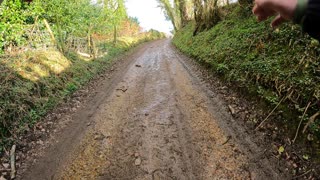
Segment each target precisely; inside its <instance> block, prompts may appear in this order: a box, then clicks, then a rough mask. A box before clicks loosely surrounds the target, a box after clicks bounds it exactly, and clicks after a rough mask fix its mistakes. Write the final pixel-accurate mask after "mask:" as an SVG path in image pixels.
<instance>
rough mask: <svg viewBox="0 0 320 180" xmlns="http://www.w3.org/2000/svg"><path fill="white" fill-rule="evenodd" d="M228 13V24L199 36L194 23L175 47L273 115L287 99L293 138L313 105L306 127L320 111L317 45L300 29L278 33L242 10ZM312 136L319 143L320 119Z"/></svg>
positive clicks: (285, 118)
mask: <svg viewBox="0 0 320 180" xmlns="http://www.w3.org/2000/svg"><path fill="white" fill-rule="evenodd" d="M227 11H228V13H227V15H226V17H225V19H224V20H223V21H221V22H219V23H218V24H217V25H215V26H214V27H213V28H211V29H209V30H207V31H204V32H201V33H199V34H197V35H196V36H193V30H194V28H195V27H194V26H195V25H194V23H190V24H188V25H187V26H186V27H185V28H183V29H182V30H181V31H179V32H177V33H176V34H175V36H174V38H173V43H174V44H175V45H176V46H177V47H178V48H179V49H180V50H181V51H182V52H185V53H187V54H188V55H190V56H191V57H194V58H195V59H196V60H197V61H198V62H200V63H202V64H205V65H206V66H208V67H210V68H211V69H212V71H213V72H214V73H215V74H217V75H218V76H219V77H221V78H222V79H223V80H225V81H226V82H229V83H232V84H236V85H237V87H241V88H244V89H246V90H247V92H250V94H252V95H254V96H256V97H258V98H261V99H263V100H264V101H265V102H266V103H267V104H269V106H270V109H272V108H273V107H275V106H276V105H277V104H278V103H279V101H280V100H281V99H282V98H283V97H287V96H288V98H287V99H286V100H285V101H284V102H283V103H281V106H280V108H279V109H278V110H279V111H280V110H281V111H284V112H286V113H283V117H282V121H283V122H284V123H283V124H285V126H288V129H289V131H290V132H289V134H290V135H292V134H293V133H294V132H295V130H296V127H297V126H296V125H297V123H298V122H299V121H300V119H301V116H302V114H303V112H304V110H305V108H306V107H307V105H308V103H309V102H310V103H311V105H310V106H309V108H308V109H307V111H306V115H305V117H306V118H304V120H303V125H304V124H305V123H306V122H307V120H308V118H309V117H311V116H312V115H313V114H315V113H316V112H318V111H319V109H320V103H319V100H320V60H319V55H320V46H319V43H318V41H316V40H314V39H312V38H310V37H309V36H308V35H305V34H304V33H302V32H301V30H300V27H299V26H296V25H292V24H289V23H288V24H285V25H283V26H281V27H280V28H278V29H276V30H273V29H272V28H271V27H270V25H269V23H270V20H269V21H267V22H263V23H258V22H257V21H256V19H255V17H253V16H248V15H247V13H243V12H242V11H243V10H241V9H240V8H239V7H235V6H233V7H230V8H229V9H227ZM270 109H269V110H270ZM302 127H303V126H302ZM300 133H301V132H300ZM308 133H310V134H314V135H316V136H317V137H318V138H319V137H320V117H318V118H317V119H316V121H315V123H313V124H312V125H311V126H310V127H309V128H308V132H307V134H308ZM302 138H305V136H302Z"/></svg>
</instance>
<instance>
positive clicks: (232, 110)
mask: <svg viewBox="0 0 320 180" xmlns="http://www.w3.org/2000/svg"><path fill="white" fill-rule="evenodd" d="M228 107H229V110H230V112H231V114H232V115H234V114H236V111H235V110H234V108H233V107H232V106H230V105H229V106H228Z"/></svg>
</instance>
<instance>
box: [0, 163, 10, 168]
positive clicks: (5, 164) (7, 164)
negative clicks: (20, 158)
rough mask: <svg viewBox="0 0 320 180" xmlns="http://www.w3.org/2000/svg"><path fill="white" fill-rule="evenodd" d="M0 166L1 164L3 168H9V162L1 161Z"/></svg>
mask: <svg viewBox="0 0 320 180" xmlns="http://www.w3.org/2000/svg"><path fill="white" fill-rule="evenodd" d="M2 166H3V167H4V168H5V169H9V167H10V164H9V163H3V164H2Z"/></svg>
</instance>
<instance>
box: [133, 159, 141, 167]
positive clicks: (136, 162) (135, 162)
mask: <svg viewBox="0 0 320 180" xmlns="http://www.w3.org/2000/svg"><path fill="white" fill-rule="evenodd" d="M134 164H135V165H136V166H140V164H141V159H140V158H137V159H136V160H135V161H134Z"/></svg>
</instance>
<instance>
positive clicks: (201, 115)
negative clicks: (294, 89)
mask: <svg viewBox="0 0 320 180" xmlns="http://www.w3.org/2000/svg"><path fill="white" fill-rule="evenodd" d="M191 66H192V65H190V63H189V62H188V60H187V58H186V57H184V56H183V55H180V54H179V53H178V52H177V50H175V49H174V48H173V47H172V45H171V44H170V40H160V41H155V42H152V43H147V44H145V45H143V46H141V47H139V48H137V49H136V51H135V52H134V53H132V54H131V55H129V56H128V57H127V58H126V60H125V62H124V63H122V64H121V65H119V67H117V70H116V72H114V75H113V76H111V77H110V78H109V79H106V80H105V82H102V83H101V84H102V85H101V87H99V88H98V90H97V91H96V92H95V95H94V97H93V98H92V100H91V101H90V102H88V103H86V104H84V105H83V106H82V107H81V108H79V109H78V110H77V111H76V112H74V113H73V115H72V116H71V119H70V120H69V122H68V124H67V125H66V127H65V128H63V130H61V131H60V132H59V133H57V134H56V135H55V136H54V137H53V138H51V142H50V143H49V144H50V146H49V147H48V148H46V149H45V150H44V152H43V154H42V156H41V157H39V159H38V160H37V161H36V162H35V163H33V165H32V166H30V167H28V168H27V170H26V171H25V172H24V173H23V174H22V175H20V176H19V177H20V178H21V179H39V180H40V179H41V180H42V179H136V180H144V179H146V180H148V179H150V180H151V179H191V180H193V179H283V178H284V179H286V177H282V176H283V175H282V174H281V173H280V172H279V170H278V169H277V168H276V167H275V166H274V165H273V163H272V162H270V160H269V159H268V158H264V156H262V154H263V153H264V151H265V149H264V148H263V147H259V145H258V144H256V143H255V142H256V140H254V137H250V136H249V135H248V133H247V132H245V130H243V127H241V126H239V125H237V123H235V122H234V120H233V118H232V116H231V113H230V112H229V111H228V109H227V108H226V107H225V105H224V103H223V102H221V100H220V99H219V98H212V94H211V95H210V97H209V95H208V92H207V91H206V89H205V87H204V86H203V85H202V83H201V81H200V80H199V79H198V77H197V75H195V73H194V72H193V70H192V67H191ZM213 96H214V95H213ZM62 118H63V117H62Z"/></svg>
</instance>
